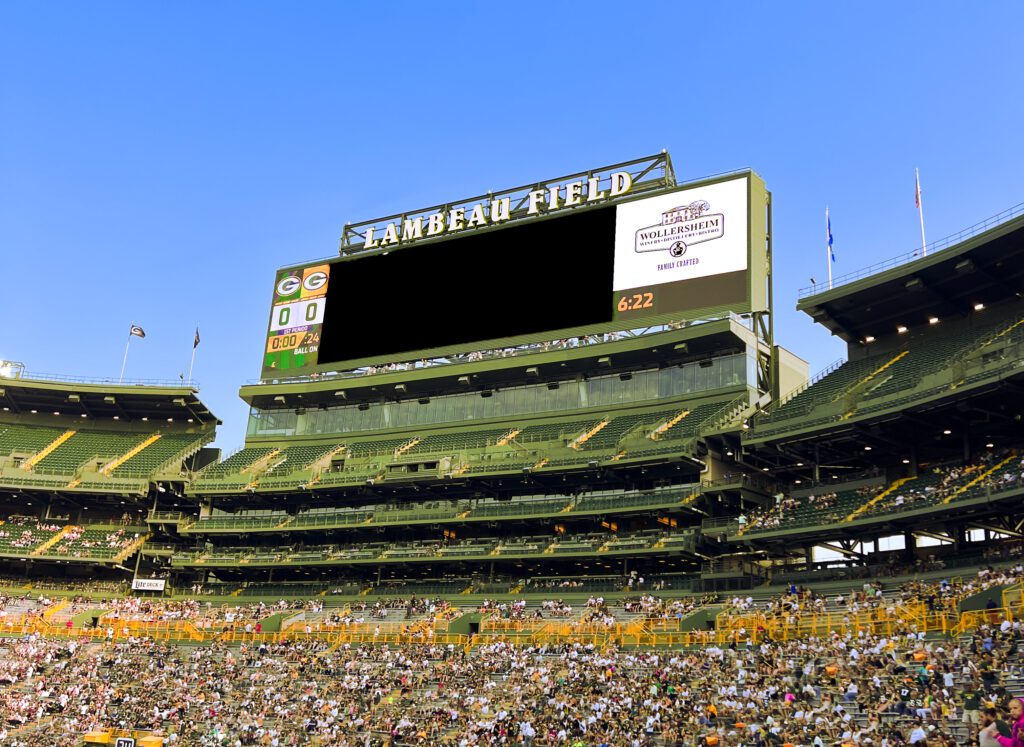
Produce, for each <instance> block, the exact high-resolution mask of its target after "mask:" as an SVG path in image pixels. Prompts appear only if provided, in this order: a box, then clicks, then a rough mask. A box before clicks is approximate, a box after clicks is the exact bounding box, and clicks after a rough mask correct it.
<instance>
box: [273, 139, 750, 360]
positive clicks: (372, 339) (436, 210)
mask: <svg viewBox="0 0 1024 747" xmlns="http://www.w3.org/2000/svg"><path fill="white" fill-rule="evenodd" d="M768 200H769V197H768V192H767V191H766V189H765V185H764V182H763V181H762V180H761V179H760V177H758V176H757V174H755V173H754V172H752V171H749V170H746V171H740V172H734V173H731V174H727V175H723V176H719V177H712V178H708V179H703V180H700V181H695V182H690V183H686V184H677V183H676V181H675V176H674V173H673V171H672V165H671V160H670V158H669V156H668V154H667V153H662V154H659V155H657V156H653V157H650V158H645V159H639V160H637V161H630V162H626V163H622V164H617V165H615V166H609V167H604V168H601V169H596V170H593V171H588V172H582V173H580V174H574V175H570V176H568V177H561V178H559V179H554V180H550V181H546V182H539V183H537V184H533V185H529V186H525V187H518V188H515V189H511V190H506V191H505V192H499V193H488V194H487V195H485V196H481V197H477V198H472V199H469V200H463V201H460V202H457V203H450V204H445V205H439V206H435V207H432V208H427V209H423V210H418V211H415V212H411V213H405V214H400V215H394V216H389V217H385V218H381V219H377V220H375V221H368V222H365V223H360V224H355V225H353V224H349V225H346V227H345V232H344V235H343V237H342V240H341V250H340V257H338V258H335V259H331V260H321V261H318V262H315V263H307V264H303V265H298V266H290V267H285V268H282V269H281V270H279V271H278V272H277V275H276V277H275V283H274V293H273V300H272V308H271V315H270V323H269V327H268V332H267V339H266V346H265V350H264V359H263V372H264V375H265V376H267V375H271V376H273V375H276V376H280V375H281V374H282V373H284V372H285V371H287V372H288V373H290V374H296V375H304V374H309V373H314V372H317V371H320V370H345V369H354V368H359V367H361V366H367V365H376V364H378V363H380V362H382V361H396V360H403V359H404V360H416V359H419V358H433V357H438V356H447V355H457V354H461V353H467V352H471V351H472V350H479V349H487V348H500V347H510V346H515V345H521V344H528V343H533V342H543V341H546V340H553V339H561V338H567V337H575V336H582V335H587V334H599V333H604V332H611V331H622V330H629V329H638V328H643V327H649V326H654V325H658V324H664V323H667V322H678V321H686V320H693V319H700V318H707V317H708V316H714V315H717V314H722V313H727V312H734V313H750V312H754V313H757V312H764V311H767V310H768V306H769V291H768V279H769V275H770V268H769V265H770V262H769V238H768V232H769V230H770V229H769V218H768ZM467 277H468V278H471V280H470V281H469V282H466V280H465V278H467Z"/></svg>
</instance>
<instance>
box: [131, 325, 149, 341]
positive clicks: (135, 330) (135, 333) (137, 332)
mask: <svg viewBox="0 0 1024 747" xmlns="http://www.w3.org/2000/svg"><path fill="white" fill-rule="evenodd" d="M128 336H129V337H143V338H144V337H145V336H146V330H144V329H143V328H142V327H137V326H136V325H134V324H133V325H132V327H131V329H130V330H128Z"/></svg>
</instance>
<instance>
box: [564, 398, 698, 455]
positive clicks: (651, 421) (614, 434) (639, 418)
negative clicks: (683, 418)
mask: <svg viewBox="0 0 1024 747" xmlns="http://www.w3.org/2000/svg"><path fill="white" fill-rule="evenodd" d="M680 409H681V408H673V409H671V410H659V411H657V412H640V413H631V414H629V415H616V416H614V417H612V419H611V420H610V421H609V422H608V425H606V426H605V427H604V428H602V429H601V430H599V431H598V432H597V433H595V434H594V435H593V436H591V437H590V438H588V439H587V440H586V441H584V442H583V443H581V444H580V449H585V450H587V451H593V450H596V449H611V448H614V447H615V446H616V445H617V444H618V443H619V441H620V440H621V439H622V437H623V436H625V435H626V434H627V433H628V432H630V431H631V430H633V429H634V428H636V427H638V426H640V425H641V424H646V425H650V426H651V429H653V428H655V427H656V426H657V425H658V424H660V423H664V422H665V421H667V420H670V419H671V418H672V417H674V416H675V415H676V414H677V413H678V412H679V411H680Z"/></svg>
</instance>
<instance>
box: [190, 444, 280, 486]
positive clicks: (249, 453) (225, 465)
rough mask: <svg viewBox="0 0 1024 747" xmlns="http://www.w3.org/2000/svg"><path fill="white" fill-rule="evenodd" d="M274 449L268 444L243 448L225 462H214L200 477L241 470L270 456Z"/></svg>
mask: <svg viewBox="0 0 1024 747" xmlns="http://www.w3.org/2000/svg"><path fill="white" fill-rule="evenodd" d="M273 450H274V449H273V448H270V447H266V446H263V447H259V448H246V449H241V450H239V451H236V452H235V453H234V454H232V455H231V456H229V457H228V458H227V459H225V460H224V461H223V462H218V463H217V464H212V465H210V466H209V467H207V468H206V469H204V470H203V472H202V475H201V476H200V477H201V478H202V479H204V480H205V479H210V478H217V477H224V476H226V475H231V474H235V473H238V472H241V471H242V470H244V469H245V468H246V467H249V466H251V465H253V464H255V463H256V462H258V461H259V460H260V459H263V458H265V457H267V456H269V455H270V453H271V452H272V451H273Z"/></svg>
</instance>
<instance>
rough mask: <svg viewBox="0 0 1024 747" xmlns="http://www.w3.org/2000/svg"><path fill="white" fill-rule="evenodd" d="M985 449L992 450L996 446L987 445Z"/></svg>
mask: <svg viewBox="0 0 1024 747" xmlns="http://www.w3.org/2000/svg"><path fill="white" fill-rule="evenodd" d="M985 448H986V449H992V448H995V444H985Z"/></svg>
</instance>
